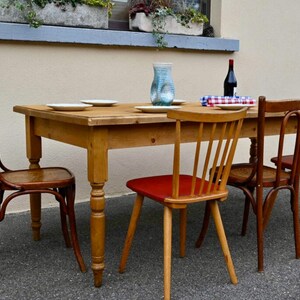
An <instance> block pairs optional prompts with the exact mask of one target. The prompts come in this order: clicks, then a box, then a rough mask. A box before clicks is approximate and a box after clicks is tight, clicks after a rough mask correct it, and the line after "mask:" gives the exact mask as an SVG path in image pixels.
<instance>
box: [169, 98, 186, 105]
mask: <svg viewBox="0 0 300 300" xmlns="http://www.w3.org/2000/svg"><path fill="white" fill-rule="evenodd" d="M183 103H186V101H185V100H181V99H174V100H173V102H172V105H174V104H175V105H180V104H183Z"/></svg>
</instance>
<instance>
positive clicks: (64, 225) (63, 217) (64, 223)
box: [57, 189, 72, 248]
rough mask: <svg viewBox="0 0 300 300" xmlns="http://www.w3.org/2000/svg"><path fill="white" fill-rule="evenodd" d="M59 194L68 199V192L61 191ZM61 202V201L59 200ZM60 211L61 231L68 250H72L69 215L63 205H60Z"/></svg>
mask: <svg viewBox="0 0 300 300" xmlns="http://www.w3.org/2000/svg"><path fill="white" fill-rule="evenodd" d="M59 193H60V194H61V196H62V197H63V199H65V198H66V192H65V190H64V189H59ZM57 200H58V201H59V199H57ZM59 209H60V222H61V230H62V233H63V236H64V240H65V244H66V247H67V248H71V247H72V244H71V240H70V236H69V230H68V223H67V214H66V212H65V211H64V209H63V206H62V204H61V203H60V205H59Z"/></svg>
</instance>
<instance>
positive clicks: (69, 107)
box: [47, 103, 92, 111]
mask: <svg viewBox="0 0 300 300" xmlns="http://www.w3.org/2000/svg"><path fill="white" fill-rule="evenodd" d="M47 106H48V107H51V108H53V109H54V110H60V111H80V110H84V109H86V108H87V107H91V106H92V105H90V104H84V103H53V104H47Z"/></svg>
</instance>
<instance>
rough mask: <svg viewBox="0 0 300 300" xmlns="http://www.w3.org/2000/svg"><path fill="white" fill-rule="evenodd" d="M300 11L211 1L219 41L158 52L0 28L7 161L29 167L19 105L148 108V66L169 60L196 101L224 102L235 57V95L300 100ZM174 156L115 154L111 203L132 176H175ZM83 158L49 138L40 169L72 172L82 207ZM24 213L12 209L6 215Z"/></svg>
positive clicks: (121, 34)
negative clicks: (217, 98)
mask: <svg viewBox="0 0 300 300" xmlns="http://www.w3.org/2000/svg"><path fill="white" fill-rule="evenodd" d="M299 11H300V2H299V1H297V0H290V1H288V4H287V3H285V2H284V1H280V0H272V1H271V0H265V1H260V0H251V1H250V0H223V1H221V0H211V16H210V19H211V24H212V25H213V27H214V29H215V36H216V37H215V38H195V37H194V38H193V37H186V36H175V37H174V36H170V37H166V38H167V41H168V43H169V46H168V47H167V48H165V49H158V48H157V47H156V45H155V43H154V41H153V37H152V36H151V34H149V33H137V32H126V31H118V30H114V31H113V30H109V29H103V30H96V29H83V28H67V29H66V28H63V27H61V28H60V27H54V28H53V27H51V28H50V27H49V26H42V27H41V28H38V29H34V28H29V27H28V25H26V24H23V25H21V24H12V23H0V56H1V60H0V100H1V105H2V107H1V121H2V126H1V128H0V133H1V140H2V143H1V148H0V153H1V159H2V160H3V162H4V163H6V164H7V166H8V167H10V168H12V169H14V168H24V167H27V166H28V161H27V158H26V144H25V129H24V124H25V123H24V116H23V115H20V114H17V113H14V112H13V106H14V105H22V104H47V103H54V102H57V103H61V102H64V103H65V102H70V103H73V102H79V101H80V100H81V99H113V100H118V101H119V102H120V103H123V102H124V103H125V102H132V103H136V102H150V86H151V82H152V79H153V69H152V64H153V63H154V62H158V61H159V62H171V63H173V69H172V76H173V80H174V84H175V89H176V98H177V99H185V100H187V101H192V102H199V98H200V97H201V96H203V95H212V94H214V95H222V93H223V81H224V78H225V76H226V73H227V68H228V60H229V59H234V61H235V74H236V77H237V81H238V94H239V95H248V96H252V97H254V98H257V97H258V96H260V95H265V96H266V97H267V98H272V99H280V98H297V97H298V98H299V97H300V89H299V86H300V85H299V79H300V60H299V49H300V40H298V36H299V28H300V18H299V17H298V12H299ZM199 105H200V102H199ZM249 145H250V141H249V140H248V139H242V140H240V141H239V144H238V150H237V152H236V156H235V161H236V162H238V161H245V160H247V159H248V153H249ZM271 146H272V138H270V149H269V153H270V157H272V156H274V155H276V153H274V149H273V148H274V147H273V148H272V147H271ZM171 151H172V147H171V146H161V147H148V148H132V149H120V150H113V151H111V152H110V153H109V182H108V183H107V184H106V186H105V191H106V194H107V196H116V195H122V194H124V193H128V192H129V190H127V188H126V187H125V183H126V181H127V180H128V179H129V178H132V177H136V176H145V175H151V174H154V173H157V172H159V173H166V172H170V170H171V164H172V159H169V160H168V159H166V157H170V153H171ZM187 151H188V145H187ZM86 155H87V154H86V151H85V150H84V149H81V148H76V147H74V146H70V145H65V144H61V143H58V142H55V141H51V140H46V139H45V140H43V157H42V160H41V162H40V164H41V166H50V165H52V166H53V165H60V166H65V167H67V168H69V169H71V170H72V171H73V172H74V174H75V175H76V178H77V200H78V201H81V200H82V201H84V200H87V199H89V193H90V186H89V184H88V181H87V178H86V168H87V166H86ZM154 158H155V159H154ZM51 203H53V202H51ZM48 205H52V204H49V202H48V201H45V202H43V206H48ZM28 208H29V204H27V203H25V204H24V203H23V204H22V206H20V205H19V204H17V203H14V204H13V205H11V206H10V208H9V210H10V211H17V210H23V209H28Z"/></svg>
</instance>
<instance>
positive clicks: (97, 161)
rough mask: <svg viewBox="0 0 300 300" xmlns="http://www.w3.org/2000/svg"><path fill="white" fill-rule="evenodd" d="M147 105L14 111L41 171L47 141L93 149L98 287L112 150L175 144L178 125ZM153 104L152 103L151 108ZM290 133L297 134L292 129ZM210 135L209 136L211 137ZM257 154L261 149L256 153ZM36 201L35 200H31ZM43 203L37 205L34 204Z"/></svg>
mask: <svg viewBox="0 0 300 300" xmlns="http://www.w3.org/2000/svg"><path fill="white" fill-rule="evenodd" d="M135 105H145V104H142V103H138V104H137V103H135V104H134V103H131V104H128V103H127V104H118V105H115V106H111V107H90V108H88V109H86V110H84V111H72V112H71V111H69V112H61V111H54V110H53V109H52V108H49V107H47V106H45V105H28V106H27V105H26V106H15V107H14V111H15V112H18V113H21V114H24V115H25V121H26V144H27V157H28V159H29V162H30V168H38V167H39V161H40V158H41V152H42V137H43V138H49V139H53V140H56V141H60V142H63V143H67V144H71V145H75V146H78V147H82V148H85V149H87V166H88V174H87V176H88V180H89V182H90V185H91V194H90V207H91V216H90V231H91V232H90V234H91V255H92V266H91V268H92V270H93V273H94V285H95V286H96V287H99V286H101V283H102V274H103V270H104V253H105V248H104V247H105V214H104V207H105V197H104V191H103V188H104V184H105V182H106V181H107V180H108V150H110V149H120V148H130V147H140V146H157V145H165V144H171V143H173V142H174V129H175V123H174V121H173V120H169V119H168V118H167V115H166V113H143V112H140V111H138V110H137V109H136V108H134V106H135ZM148 105H149V104H148ZM181 109H183V110H194V111H204V112H206V113H216V110H218V113H220V112H221V113H226V111H223V110H222V111H220V109H219V108H207V107H201V106H200V103H186V104H184V105H183V106H182V108H181ZM280 119H281V117H280V116H278V117H272V118H268V122H267V123H266V126H267V130H266V132H267V134H268V135H275V134H278V132H277V131H274V128H276V126H273V125H274V123H277V122H280ZM256 121H257V108H256V107H253V108H251V109H249V110H248V114H247V118H246V119H245V120H244V125H243V128H242V131H241V137H248V138H254V139H255V137H256ZM289 130H290V132H293V131H294V128H293V127H291V128H290V129H289ZM206 134H208V133H206ZM195 136H196V130H195V127H194V126H193V124H186V126H185V127H184V128H183V137H184V141H185V142H189V141H191V140H194V138H195ZM250 154H251V155H252V156H253V155H255V147H252V148H251V149H250ZM31 197H36V198H35V199H34V200H35V201H31V217H32V229H33V238H34V239H35V240H38V239H39V238H40V227H41V223H40V216H41V206H40V196H39V195H32V196H31ZM31 200H32V199H31ZM36 200H38V201H37V202H38V203H39V205H36V204H35V205H34V204H33V203H36Z"/></svg>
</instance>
